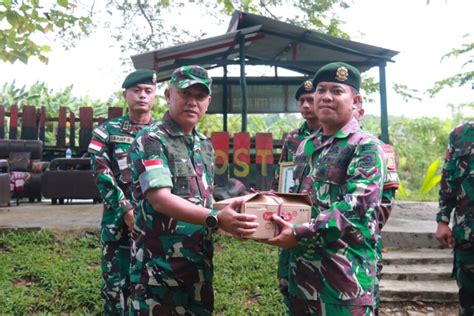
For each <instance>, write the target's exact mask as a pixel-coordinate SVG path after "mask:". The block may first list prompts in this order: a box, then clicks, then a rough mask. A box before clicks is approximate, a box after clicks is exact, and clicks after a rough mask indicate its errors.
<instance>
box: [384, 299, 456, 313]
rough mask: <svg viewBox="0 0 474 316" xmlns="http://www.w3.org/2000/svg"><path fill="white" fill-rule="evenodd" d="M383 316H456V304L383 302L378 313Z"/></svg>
mask: <svg viewBox="0 0 474 316" xmlns="http://www.w3.org/2000/svg"><path fill="white" fill-rule="evenodd" d="M379 315H383V316H389V315H390V316H423V315H425V316H456V315H458V305H457V304H456V303H446V304H443V303H423V302H406V303H400V302H383V303H382V307H381V309H380V311H379Z"/></svg>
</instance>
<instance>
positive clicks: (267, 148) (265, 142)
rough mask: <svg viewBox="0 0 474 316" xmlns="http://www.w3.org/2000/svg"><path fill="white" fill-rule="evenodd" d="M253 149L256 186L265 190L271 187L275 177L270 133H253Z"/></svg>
mask: <svg viewBox="0 0 474 316" xmlns="http://www.w3.org/2000/svg"><path fill="white" fill-rule="evenodd" d="M255 149H256V151H255V163H256V168H257V179H256V181H255V182H256V187H257V189H259V190H266V191H267V190H270V189H271V186H272V182H273V178H274V177H275V171H274V165H273V139H272V133H257V134H256V135H255Z"/></svg>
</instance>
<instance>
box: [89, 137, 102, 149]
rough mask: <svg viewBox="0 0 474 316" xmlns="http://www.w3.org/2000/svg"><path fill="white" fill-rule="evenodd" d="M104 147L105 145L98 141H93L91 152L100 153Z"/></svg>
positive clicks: (90, 145)
mask: <svg viewBox="0 0 474 316" xmlns="http://www.w3.org/2000/svg"><path fill="white" fill-rule="evenodd" d="M102 147H104V143H101V142H99V141H98V140H95V139H93V140H91V142H90V144H89V150H92V151H95V152H100V150H101V149H102Z"/></svg>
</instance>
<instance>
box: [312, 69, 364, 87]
mask: <svg viewBox="0 0 474 316" xmlns="http://www.w3.org/2000/svg"><path fill="white" fill-rule="evenodd" d="M323 81H325V82H336V83H343V84H347V85H349V86H351V87H353V88H355V89H356V90H357V91H359V89H360V72H359V70H358V69H357V68H356V67H354V66H352V65H349V64H346V63H343V62H334V63H329V64H326V65H324V66H323V67H321V68H320V69H319V70H318V72H317V73H316V74H315V75H314V78H313V86H315V87H316V86H317V85H318V83H320V82H323Z"/></svg>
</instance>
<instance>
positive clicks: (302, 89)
mask: <svg viewBox="0 0 474 316" xmlns="http://www.w3.org/2000/svg"><path fill="white" fill-rule="evenodd" d="M314 91H316V86H314V85H313V83H312V82H311V80H305V81H304V82H303V83H302V84H300V86H299V87H298V90H296V94H295V99H296V101H298V100H299V99H300V96H301V95H302V94H306V93H314Z"/></svg>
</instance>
